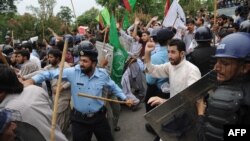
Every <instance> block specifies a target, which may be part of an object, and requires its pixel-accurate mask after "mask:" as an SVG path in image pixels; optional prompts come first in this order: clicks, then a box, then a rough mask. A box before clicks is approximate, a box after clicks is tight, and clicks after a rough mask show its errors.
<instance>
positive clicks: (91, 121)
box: [71, 110, 114, 141]
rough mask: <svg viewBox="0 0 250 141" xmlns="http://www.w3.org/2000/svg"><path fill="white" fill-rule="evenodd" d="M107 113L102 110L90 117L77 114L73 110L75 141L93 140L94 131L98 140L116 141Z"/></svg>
mask: <svg viewBox="0 0 250 141" xmlns="http://www.w3.org/2000/svg"><path fill="white" fill-rule="evenodd" d="M105 114H106V112H100V113H98V114H96V115H95V116H93V117H91V118H88V117H85V116H82V115H80V114H76V112H75V110H73V112H72V113H71V122H72V136H73V141H91V138H92V134H93V133H94V134H95V136H96V138H97V140H98V141H114V139H113V136H112V134H111V128H110V126H109V123H108V120H107V118H106V115H105Z"/></svg>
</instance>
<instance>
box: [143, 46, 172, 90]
mask: <svg viewBox="0 0 250 141" xmlns="http://www.w3.org/2000/svg"><path fill="white" fill-rule="evenodd" d="M157 50H158V51H157V52H155V53H154V54H152V55H151V63H152V64H154V65H160V64H164V63H166V62H168V51H167V47H166V46H161V47H160V48H158V49H157ZM146 81H147V83H148V84H150V85H153V84H156V85H157V87H158V88H159V89H161V85H162V84H163V83H165V82H167V81H168V78H162V79H159V78H154V77H152V76H151V75H150V74H146Z"/></svg>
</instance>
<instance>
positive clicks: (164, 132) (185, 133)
mask: <svg viewBox="0 0 250 141" xmlns="http://www.w3.org/2000/svg"><path fill="white" fill-rule="evenodd" d="M216 84H217V81H216V73H215V72H214V71H210V72H209V73H207V74H206V75H205V76H203V77H202V78H201V79H200V80H198V81H197V82H195V83H194V84H192V85H191V86H189V87H188V88H186V89H185V90H183V91H181V92H180V93H178V94H177V95H175V96H174V97H172V98H171V99H169V100H168V101H166V102H165V103H163V104H161V105H159V106H158V107H156V108H154V109H153V110H151V111H150V112H148V113H146V114H145V115H144V117H145V119H146V120H147V121H148V123H149V124H150V125H151V126H152V127H153V128H154V130H155V131H156V132H157V134H158V135H159V136H160V138H161V139H162V140H163V141H195V140H196V138H197V135H196V131H195V124H196V118H197V112H196V100H197V99H198V98H200V97H201V96H203V95H205V94H207V92H208V91H209V90H210V89H211V88H213V87H215V86H216Z"/></svg>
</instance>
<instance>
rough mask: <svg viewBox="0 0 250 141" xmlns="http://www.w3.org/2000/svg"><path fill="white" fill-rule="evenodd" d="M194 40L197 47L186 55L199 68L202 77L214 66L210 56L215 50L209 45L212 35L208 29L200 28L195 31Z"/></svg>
mask: <svg viewBox="0 0 250 141" xmlns="http://www.w3.org/2000/svg"><path fill="white" fill-rule="evenodd" d="M194 38H195V40H196V42H197V44H198V46H197V47H195V48H194V51H193V52H192V53H190V54H189V55H188V57H187V59H188V60H189V61H190V62H191V63H193V64H194V65H196V66H197V67H198V68H199V70H200V72H201V75H202V76H203V75H205V74H206V73H208V72H209V71H210V70H212V69H213V65H214V61H213V59H212V56H213V55H214V54H215V50H216V49H215V47H212V46H211V45H210V43H211V40H212V38H213V35H212V32H211V30H210V29H209V28H208V27H205V26H202V27H199V28H198V29H197V30H196V32H195V35H194Z"/></svg>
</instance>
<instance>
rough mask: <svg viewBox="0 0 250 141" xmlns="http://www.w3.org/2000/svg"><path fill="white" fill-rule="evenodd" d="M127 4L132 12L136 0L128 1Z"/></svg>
mask: <svg viewBox="0 0 250 141" xmlns="http://www.w3.org/2000/svg"><path fill="white" fill-rule="evenodd" d="M129 4H130V6H131V9H132V10H134V8H135V4H136V0H129Z"/></svg>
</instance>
